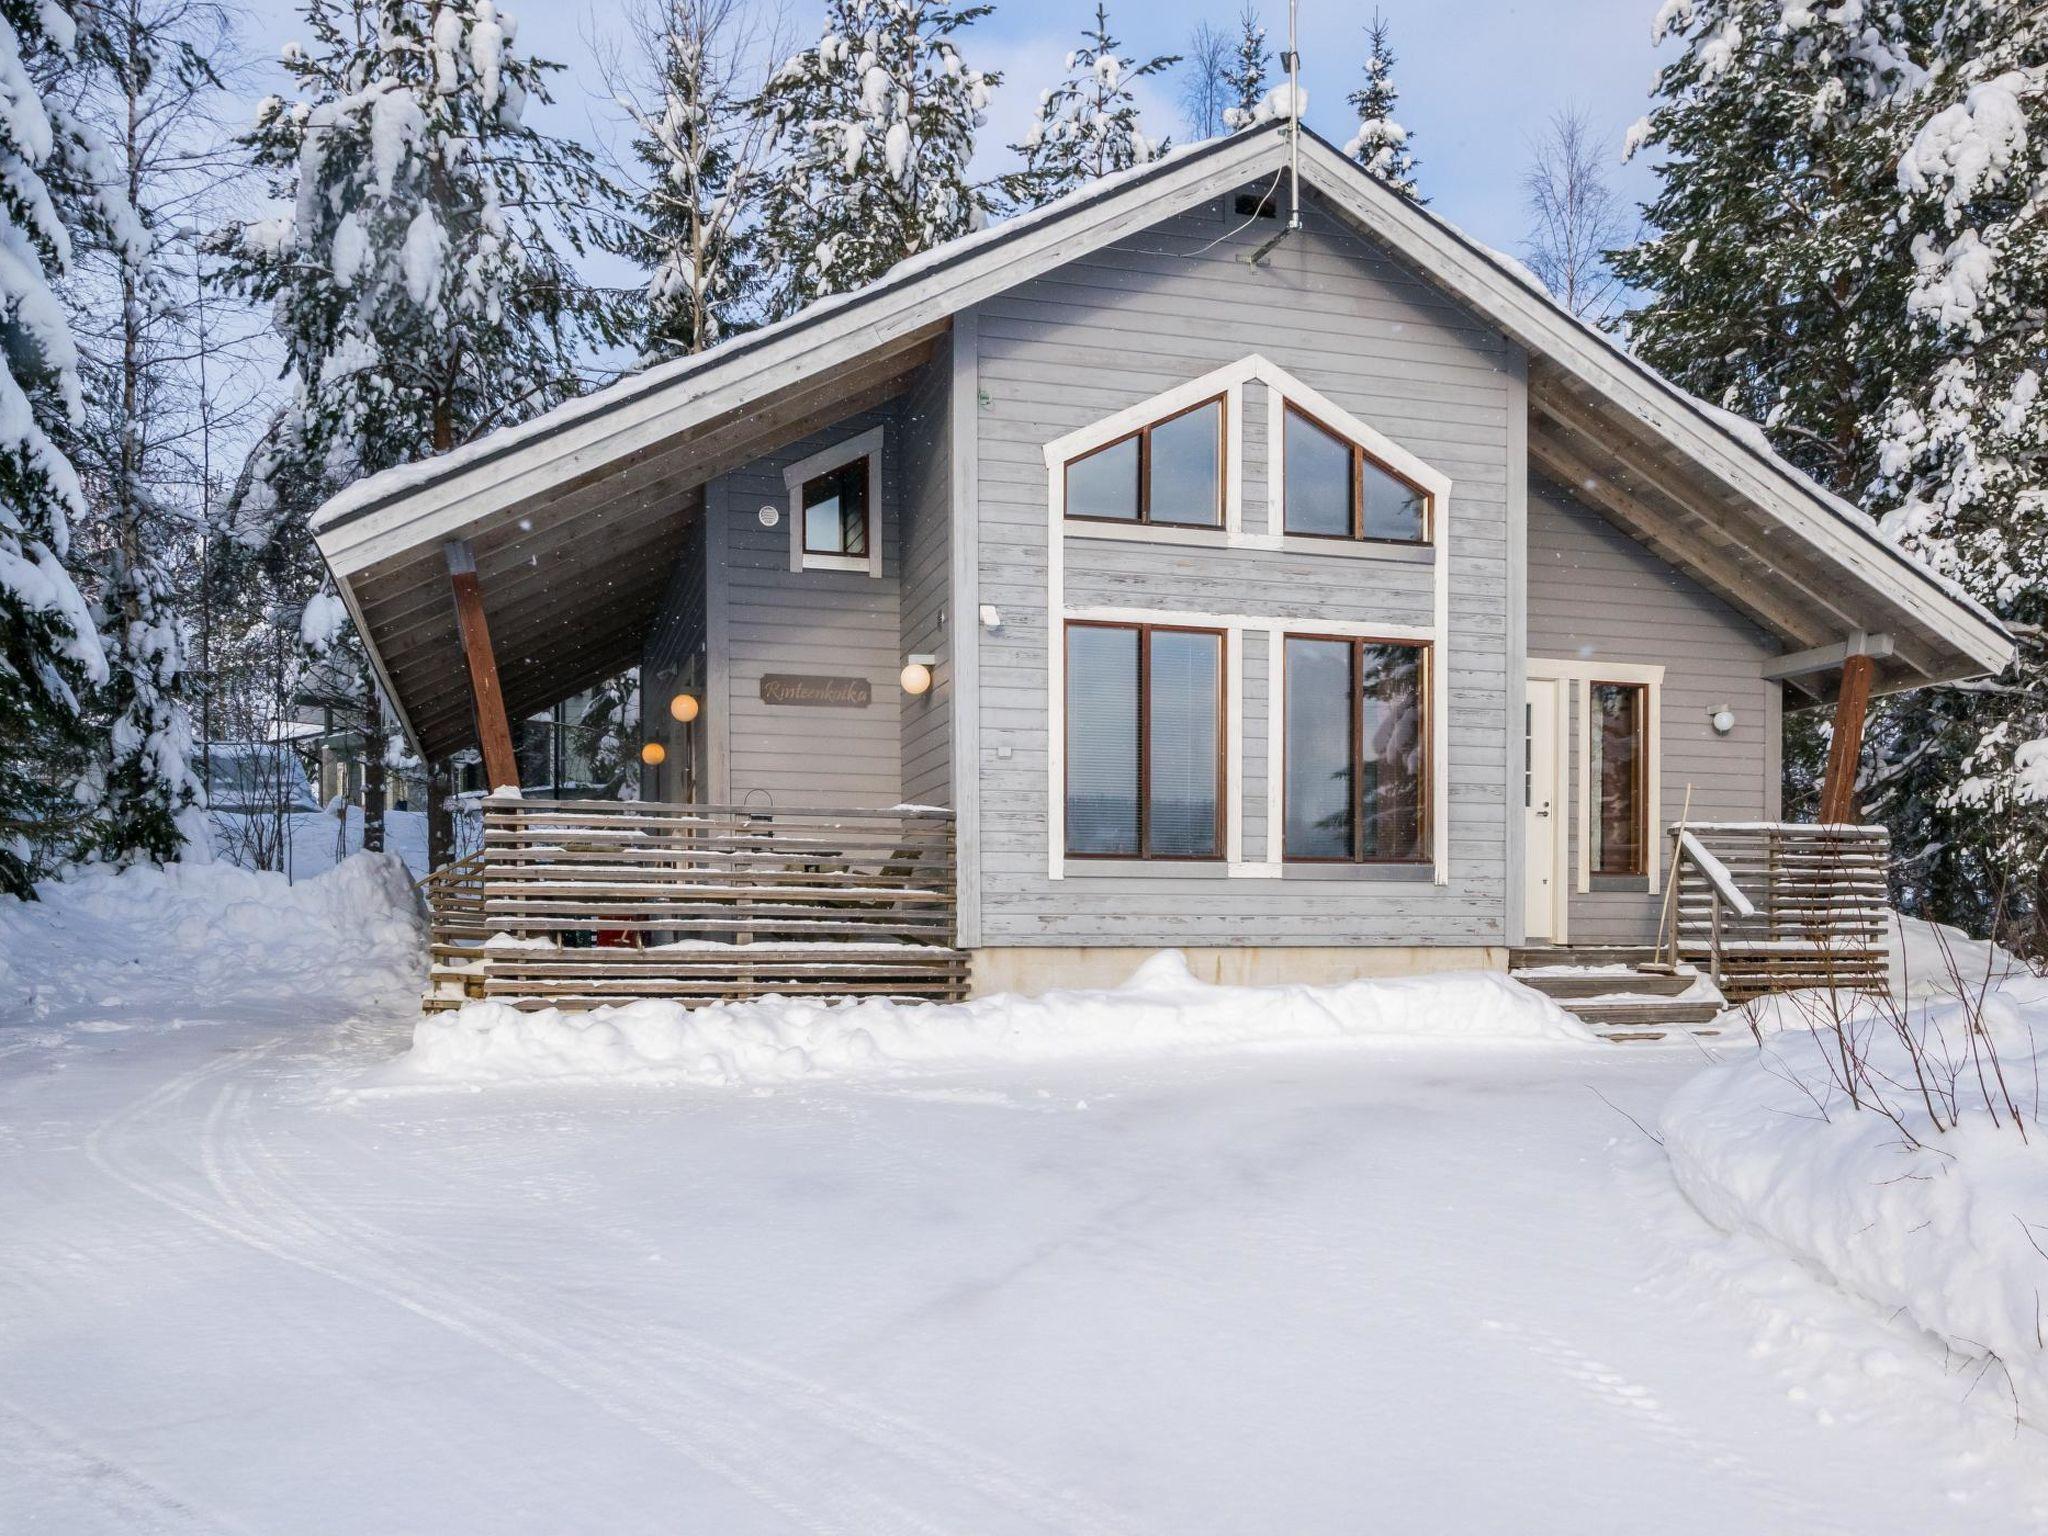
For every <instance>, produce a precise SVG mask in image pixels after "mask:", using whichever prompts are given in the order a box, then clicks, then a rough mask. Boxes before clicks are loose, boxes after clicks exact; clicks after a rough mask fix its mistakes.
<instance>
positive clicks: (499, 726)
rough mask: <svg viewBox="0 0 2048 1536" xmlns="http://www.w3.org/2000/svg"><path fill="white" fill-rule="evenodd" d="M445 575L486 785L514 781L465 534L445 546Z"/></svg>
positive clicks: (515, 767)
mask: <svg viewBox="0 0 2048 1536" xmlns="http://www.w3.org/2000/svg"><path fill="white" fill-rule="evenodd" d="M446 552H447V556H448V579H449V581H450V582H451V583H452V584H453V585H454V588H455V627H456V628H457V629H458V630H459V631H460V632H461V634H462V655H463V659H464V660H465V661H467V662H468V663H469V692H470V697H471V699H472V700H473V702H474V703H475V705H476V734H477V741H478V743H479V745H481V746H482V748H483V754H484V777H485V779H486V780H487V783H486V785H485V787H486V788H487V789H493V790H496V789H505V788H508V787H509V788H512V789H517V788H518V787H519V757H518V754H517V753H515V752H514V751H513V750H512V725H511V722H510V721H509V720H507V719H506V717H505V696H504V694H503V693H501V692H500V691H499V689H498V659H497V657H496V656H494V655H493V654H492V652H491V626H490V624H489V623H488V622H487V621H486V620H485V618H484V594H483V589H482V588H481V587H479V586H478V585H477V580H476V556H475V554H474V553H472V552H471V550H470V547H469V541H468V540H466V539H451V540H449V541H448V544H447V546H446Z"/></svg>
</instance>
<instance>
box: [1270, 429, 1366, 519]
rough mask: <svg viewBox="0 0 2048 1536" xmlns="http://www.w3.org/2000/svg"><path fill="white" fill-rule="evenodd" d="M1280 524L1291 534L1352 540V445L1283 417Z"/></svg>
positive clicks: (1320, 430)
mask: <svg viewBox="0 0 2048 1536" xmlns="http://www.w3.org/2000/svg"><path fill="white" fill-rule="evenodd" d="M1285 430H1286V434H1287V442H1286V447H1285V452H1284V455H1283V461H1282V462H1283V465H1284V468H1285V485H1284V486H1283V488H1282V493H1281V494H1282V496H1283V498H1284V500H1283V505H1282V519H1283V521H1284V523H1285V525H1286V531H1287V532H1289V533H1307V534H1319V535H1324V536H1328V537H1333V538H1349V537H1350V536H1351V445H1350V444H1349V443H1347V442H1345V441H1343V440H1342V439H1341V438H1336V437H1332V436H1331V435H1330V434H1329V433H1328V432H1325V431H1324V430H1323V429H1322V428H1321V427H1319V426H1317V425H1316V424H1315V423H1314V422H1312V421H1310V420H1309V419H1308V418H1307V417H1306V416H1304V415H1302V414H1301V412H1299V411H1294V410H1290V411H1288V412H1287V425H1286V429H1285Z"/></svg>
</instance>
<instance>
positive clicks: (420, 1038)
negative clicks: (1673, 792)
mask: <svg viewBox="0 0 2048 1536" xmlns="http://www.w3.org/2000/svg"><path fill="white" fill-rule="evenodd" d="M1591 1038H1592V1037H1591V1035H1590V1033H1589V1032H1588V1031H1587V1030H1586V1028H1585V1027H1584V1026H1583V1025H1582V1024H1580V1023H1579V1022H1578V1021H1577V1020H1576V1019H1574V1018H1572V1017H1571V1016H1570V1015H1568V1014H1566V1013H1564V1012H1563V1011H1561V1010H1560V1009H1559V1008H1558V1007H1557V1005H1556V1004H1554V1003H1552V1002H1551V1001H1550V1000H1549V999H1548V998H1546V997H1543V996H1540V995H1539V994H1537V993H1535V992H1533V991H1531V990H1529V989H1528V988H1527V987H1523V986H1521V985H1519V984H1518V983H1515V982H1512V981H1510V980H1508V979H1507V978H1506V977H1505V976H1499V975H1492V974H1488V973H1484V972H1460V973H1454V974H1448V975H1439V976H1422V977H1413V978H1401V979H1397V980H1386V981H1354V982H1347V983H1344V984H1342V985H1339V986H1329V987H1308V986H1279V987H1217V986H1210V985H1208V984H1206V983H1204V982H1200V981H1197V980H1196V979H1195V978H1194V977H1193V976H1192V975H1190V974H1189V972H1188V967H1187V961H1186V960H1185V959H1184V958H1183V957H1182V956H1181V955H1180V954H1179V953H1177V952H1174V951H1166V952H1163V953H1161V954H1158V955H1154V956H1153V957H1152V958H1151V959H1150V960H1148V961H1146V962H1145V964H1144V965H1142V966H1141V967H1139V969H1138V971H1137V973H1136V974H1135V975H1133V976H1132V978H1131V979H1130V980H1129V981H1128V982H1126V983H1125V984H1124V985H1123V986H1121V987H1117V988H1113V989H1110V990H1106V991H1091V992H1083V991H1071V992H1048V993H1046V994H1045V995H1044V996H1042V997H1035V998H1026V997H1008V996H1005V997H988V998H981V999H977V1000H976V1001H974V1002H970V1003H949V1004H941V1005H930V1004H926V1005H918V1004H902V1003H892V1002H887V1001H882V1000H872V999H871V1000H865V1001H860V1002H843V1003H825V1002H820V1001H816V1000H812V999H804V998H767V999H763V1000H761V1001H758V1002H748V1003H731V1004H720V1005H718V1006H715V1007H710V1008H700V1009H695V1010H691V1009H685V1008H682V1007H680V1006H678V1005H676V1004H673V1003H659V1002H643V1003H632V1004H628V1005H626V1006H624V1007H619V1008H604V1009H599V1010H596V1011H595V1012H591V1013H563V1012H559V1011H556V1010H553V1009H550V1010H547V1011H545V1012H536V1013H521V1012H519V1011H518V1010H516V1009H513V1008H510V1007H507V1006H505V1005H504V1004H502V1003H471V1004H470V1005H469V1006H467V1007H465V1008H463V1009H462V1010H461V1011H460V1012H457V1013H446V1014H440V1015H433V1016H429V1017H426V1018H423V1019H421V1020H420V1022H419V1024H418V1025H417V1027H416V1028H415V1029H414V1031H413V1043H412V1049H411V1050H409V1051H407V1052H406V1053H405V1055H403V1056H401V1057H399V1058H398V1059H397V1060H396V1061H395V1062H392V1063H390V1064H389V1065H388V1066H386V1067H383V1068H380V1069H379V1070H378V1071H377V1072H375V1073H373V1074H372V1076H371V1081H372V1082H373V1083H375V1084H378V1085H385V1086H389V1085H396V1084H405V1083H497V1082H522V1081H523V1082H534V1081H571V1080H585V1081H595V1080H604V1081H614V1082H616V1081H632V1082H677V1083H696V1084H704V1085H708V1086H719V1085H727V1084H773V1083H790V1082H801V1081H803V1080H805V1079H809V1078H821V1077H834V1076H883V1075H889V1074H892V1073H898V1072H905V1071H914V1070H920V1069H922V1070H943V1069H946V1068H975V1067H987V1066H1000V1065H1006V1064H1013V1063H1033V1062H1055V1061H1063V1060H1069V1059H1077V1058H1084V1057H1143V1056H1169V1055H1173V1054H1176V1053H1181V1052H1186V1051H1190V1050H1203V1051H1213V1050H1220V1049H1227V1048H1229V1047H1233V1046H1239V1047H1241V1046H1257V1045H1265V1044H1287V1043H1308V1042H1315V1041H1334V1040H1366V1039H1371V1040H1405V1041H1414V1042H1444V1041H1458V1040H1476V1039H1485V1040H1503V1041H1519V1042H1526V1043H1533V1044H1542V1043H1560V1042H1574V1041H1585V1040H1590V1039H1591Z"/></svg>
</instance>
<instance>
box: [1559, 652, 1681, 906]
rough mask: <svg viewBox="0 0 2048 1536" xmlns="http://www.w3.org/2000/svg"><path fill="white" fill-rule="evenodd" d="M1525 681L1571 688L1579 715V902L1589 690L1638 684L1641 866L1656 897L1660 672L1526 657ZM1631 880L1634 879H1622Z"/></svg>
mask: <svg viewBox="0 0 2048 1536" xmlns="http://www.w3.org/2000/svg"><path fill="white" fill-rule="evenodd" d="M1528 667H1529V670H1528V675H1529V676H1530V677H1540V678H1547V679H1550V680H1552V681H1554V682H1563V683H1570V684H1572V708H1573V709H1574V710H1575V711H1576V712H1577V714H1578V717H1579V719H1578V727H1577V729H1576V730H1574V731H1573V733H1572V734H1573V736H1574V738H1575V739H1576V741H1577V744H1578V747H1577V756H1578V778H1579V782H1578V784H1577V786H1576V789H1577V793H1576V794H1574V795H1572V797H1571V800H1572V804H1573V807H1574V814H1575V815H1576V817H1577V821H1578V825H1577V827H1576V829H1575V831H1576V834H1577V837H1578V845H1579V855H1578V866H1577V874H1578V878H1577V881H1576V882H1575V883H1576V885H1577V887H1578V892H1579V894H1580V895H1581V896H1584V895H1586V894H1587V893H1588V892H1590V891H1591V890H1592V889H1593V774H1592V764H1593V685H1594V684H1595V683H1634V684H1639V685H1641V687H1642V688H1643V690H1644V691H1645V693H1646V694H1647V695H1648V698H1649V709H1648V719H1647V720H1646V721H1645V723H1644V726H1643V733H1644V735H1645V736H1646V737H1647V741H1646V746H1647V747H1648V757H1649V763H1648V766H1647V768H1646V769H1645V781H1646V783H1647V784H1648V786H1649V802H1650V803H1649V805H1648V806H1647V807H1646V808H1645V811H1646V815H1645V818H1644V820H1645V826H1644V829H1643V835H1644V837H1646V838H1647V839H1648V840H1649V847H1648V849H1647V850H1645V854H1644V859H1643V862H1644V865H1645V866H1646V868H1647V870H1648V874H1649V885H1648V890H1649V894H1650V895H1652V896H1655V895H1657V894H1658V892H1659V891H1660V890H1661V889H1662V881H1663V878H1664V868H1663V866H1664V839H1663V837H1662V836H1661V835H1660V834H1659V832H1658V829H1659V828H1660V827H1662V826H1663V825H1664V668H1663V667H1662V666H1653V665H1649V664H1646V663H1641V662H1627V661H1582V660H1577V659H1574V660H1570V661H1563V660H1556V659H1552V658H1550V657H1538V656H1531V657H1530V658H1529V663H1528ZM1625 878H1627V879H1631V880H1632V879H1635V878H1637V877H1636V876H1633V875H1630V876H1626V877H1625Z"/></svg>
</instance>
